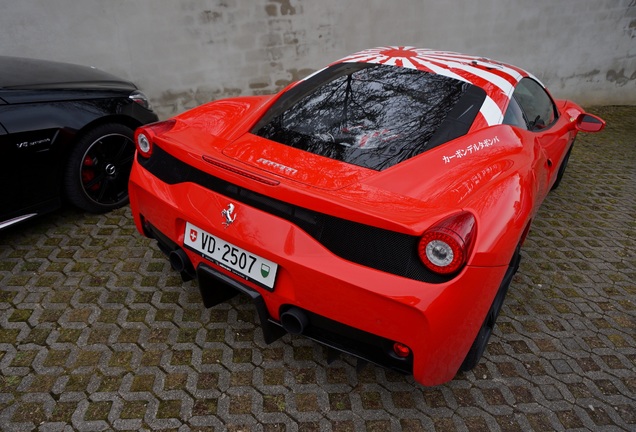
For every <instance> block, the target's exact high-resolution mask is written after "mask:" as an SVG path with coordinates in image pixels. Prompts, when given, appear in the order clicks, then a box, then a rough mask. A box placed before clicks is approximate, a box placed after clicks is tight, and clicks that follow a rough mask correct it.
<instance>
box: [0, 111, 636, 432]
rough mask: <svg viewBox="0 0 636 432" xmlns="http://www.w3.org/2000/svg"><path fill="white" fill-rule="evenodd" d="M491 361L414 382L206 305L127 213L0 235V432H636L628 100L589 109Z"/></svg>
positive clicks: (633, 156)
mask: <svg viewBox="0 0 636 432" xmlns="http://www.w3.org/2000/svg"><path fill="white" fill-rule="evenodd" d="M593 111H594V112H597V113H598V114H600V115H601V116H602V117H604V118H605V119H606V120H607V121H608V127H607V129H606V131H604V132H603V133H601V134H597V135H589V136H582V135H581V136H580V138H579V139H577V143H576V146H575V148H574V151H573V154H572V158H571V160H570V165H569V167H568V172H567V174H566V176H565V178H564V180H563V182H562V184H561V186H560V188H559V189H558V190H557V191H555V192H553V193H552V194H551V195H550V196H549V197H548V198H547V199H546V201H545V203H544V205H543V207H542V209H541V211H540V212H539V215H538V216H537V218H536V220H535V223H534V225H533V228H532V230H531V232H530V235H529V237H528V240H527V242H526V244H525V245H524V249H523V251H522V253H523V260H522V263H521V268H520V270H519V273H518V274H517V275H516V276H515V278H514V281H513V284H512V287H511V289H510V291H509V294H508V297H507V298H506V302H505V304H504V307H503V310H502V315H501V316H500V319H499V321H498V325H497V328H496V330H495V334H494V336H493V337H492V339H491V343H490V345H489V347H488V350H487V352H486V355H485V357H484V359H483V360H482V362H481V363H480V364H479V365H478V366H477V368H476V369H475V370H474V371H471V372H467V373H462V374H459V375H458V376H457V377H456V378H455V380H453V381H452V382H450V383H448V384H446V385H442V386H439V387H435V388H424V387H422V386H420V385H419V384H417V383H415V382H414V380H413V379H412V378H411V377H404V376H401V375H397V374H395V373H393V372H390V371H385V370H383V369H380V368H376V367H373V366H367V367H366V368H365V369H363V370H362V371H357V370H356V367H355V361H354V360H353V359H351V358H348V357H342V358H341V359H339V360H337V361H336V362H334V363H333V364H331V365H327V356H326V352H325V350H324V349H323V348H322V347H320V346H319V345H317V344H314V343H313V342H311V341H309V340H307V339H304V338H301V337H292V336H289V335H287V336H285V337H283V338H281V339H280V340H278V341H277V342H275V343H274V344H272V345H266V344H265V343H264V340H263V336H262V333H261V331H260V328H259V325H258V321H257V318H256V313H255V310H254V308H253V306H252V305H251V304H250V303H249V301H247V300H246V299H243V298H240V297H236V298H234V299H232V300H231V301H230V302H228V303H226V304H223V305H219V306H217V307H215V308H212V309H205V308H204V307H203V306H202V304H201V302H200V299H199V292H198V288H197V286H196V283H194V282H187V283H183V282H182V281H181V279H180V277H179V276H178V275H175V274H174V273H173V272H172V271H171V270H170V266H169V264H168V262H167V260H165V258H164V257H163V255H162V254H161V253H160V252H159V250H158V249H157V248H156V246H155V245H154V244H153V243H152V242H151V241H149V240H147V239H143V238H141V237H140V236H139V235H137V234H136V232H135V229H134V226H133V223H132V218H131V214H130V210H129V209H128V208H123V209H120V210H117V211H114V212H111V213H109V214H106V215H99V216H96V215H88V214H83V213H80V212H77V211H75V210H73V209H70V208H66V209H63V210H61V211H59V212H56V213H54V214H52V215H49V216H47V217H44V218H41V219H39V220H37V221H33V222H30V223H28V224H26V225H22V226H21V227H18V228H16V229H12V230H7V231H3V232H0V429H2V430H7V431H20V432H22V431H27V430H36V429H37V430H40V431H64V432H66V431H71V430H78V431H95V430H174V431H188V430H200V431H204V430H205V431H209V430H216V431H225V430H230V431H239V430H246V431H358V430H360V431H363V430H382V431H384V430H390V431H400V430H407V431H417V430H434V429H437V430H444V431H446V430H457V431H480V430H495V431H507V430H570V429H573V430H636V284H635V282H634V281H635V280H636V219H635V215H636V142H635V138H634V137H636V123H635V119H636V107H600V108H596V109H594V110H593Z"/></svg>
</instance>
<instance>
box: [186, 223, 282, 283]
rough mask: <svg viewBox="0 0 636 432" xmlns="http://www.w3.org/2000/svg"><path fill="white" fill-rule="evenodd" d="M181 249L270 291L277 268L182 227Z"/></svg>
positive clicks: (194, 229) (195, 229)
mask: <svg viewBox="0 0 636 432" xmlns="http://www.w3.org/2000/svg"><path fill="white" fill-rule="evenodd" d="M183 243H184V246H186V247H187V248H189V249H190V250H193V251H195V252H197V253H199V254H201V256H202V257H204V258H206V259H208V260H210V261H212V262H213V263H215V264H217V265H219V266H221V267H223V268H224V269H226V270H228V271H230V272H232V273H234V274H236V275H238V276H240V277H242V278H243V279H246V280H249V281H251V282H254V283H256V284H257V285H259V286H262V287H263V288H266V289H268V290H270V291H272V290H273V289H274V282H275V280H276V271H277V270H278V264H276V263H274V262H272V261H270V260H268V259H265V258H263V257H260V256H258V255H256V254H253V253H251V252H248V251H246V250H245V249H242V248H240V247H238V246H235V245H233V244H232V243H229V242H226V241H225V240H223V239H222V238H220V237H217V236H215V235H212V234H210V233H208V232H206V231H204V230H202V229H201V228H199V227H197V226H195V225H192V224H191V223H190V222H187V223H186V227H185V236H184V241H183Z"/></svg>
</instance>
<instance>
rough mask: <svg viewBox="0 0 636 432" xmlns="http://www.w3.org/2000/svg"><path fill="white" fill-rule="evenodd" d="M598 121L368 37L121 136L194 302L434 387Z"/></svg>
mask: <svg viewBox="0 0 636 432" xmlns="http://www.w3.org/2000/svg"><path fill="white" fill-rule="evenodd" d="M604 125H605V123H604V122H603V120H601V119H600V118H598V117H595V116H593V115H590V114H587V113H585V112H584V110H583V109H582V108H581V107H580V106H578V105H576V104H574V103H573V102H570V101H566V100H554V99H553V98H552V97H551V96H550V94H549V93H548V91H547V90H546V89H545V87H544V86H543V85H542V84H541V82H540V81H539V80H538V79H537V78H535V77H534V76H533V75H531V74H529V73H527V72H525V71H523V70H522V69H519V68H518V67H515V66H511V65H508V64H504V63H500V62H497V61H493V60H489V59H486V58H483V57H473V56H468V55H463V54H457V53H451V52H442V51H433V50H427V49H416V48H412V47H383V48H376V49H370V50H367V51H363V52H359V53H356V54H353V55H351V56H349V57H346V58H344V59H342V60H339V61H337V62H335V63H333V64H331V65H330V66H328V67H326V68H325V69H322V70H320V71H318V72H316V73H315V74H313V75H311V76H309V77H307V78H306V79H304V80H302V81H299V82H297V83H293V84H291V85H289V86H288V87H287V88H285V89H284V90H283V91H281V92H280V93H278V94H277V95H273V96H253V97H237V98H232V99H226V100H220V101H216V102H211V103H208V104H205V105H203V106H200V107H198V108H195V109H193V110H190V111H188V112H185V113H183V114H180V115H178V116H176V117H174V118H172V119H170V120H167V121H163V122H159V123H154V124H151V125H147V126H143V127H141V128H139V129H138V130H137V132H136V136H135V140H136V144H137V156H136V160H135V162H134V166H133V169H132V174H131V176H130V183H129V189H130V203H131V207H132V211H133V214H134V218H135V224H136V226H137V229H138V230H139V232H140V233H142V234H143V235H145V236H148V237H151V238H154V239H156V240H157V242H158V245H159V247H160V248H161V250H162V251H163V252H165V253H166V255H168V257H169V259H170V262H171V264H172V267H173V268H174V269H175V270H177V271H179V272H180V273H181V275H182V276H183V278H184V280H187V279H192V278H197V280H198V284H199V287H200V290H201V294H202V297H203V302H204V304H205V306H207V307H211V306H214V305H216V304H219V303H221V302H224V301H226V300H227V299H229V298H231V297H232V296H233V295H235V294H237V293H242V294H245V295H248V296H249V297H251V298H252V299H253V301H254V303H255V305H256V309H257V311H258V314H259V317H260V323H261V326H262V329H263V332H264V337H265V340H266V341H267V342H271V341H274V340H276V339H277V338H278V337H280V336H281V335H283V334H285V332H289V333H292V334H302V335H304V336H307V337H309V338H311V339H313V340H315V341H317V342H320V343H322V344H324V345H326V346H327V347H329V348H331V349H330V350H329V352H330V353H339V352H345V353H349V354H352V355H354V356H356V357H358V358H360V359H363V360H366V361H370V362H373V363H375V364H379V365H382V366H384V367H388V368H391V369H394V370H397V371H401V372H404V373H407V374H412V375H413V376H414V377H415V379H416V380H417V381H418V382H420V383H422V384H424V385H436V384H440V383H444V382H446V381H448V380H451V379H452V378H453V377H454V376H455V374H456V373H457V372H458V371H460V370H462V371H464V370H469V369H471V368H473V367H474V366H475V365H476V364H477V362H478V361H479V359H480V357H481V355H482V353H483V352H484V349H485V347H486V344H487V341H488V338H489V336H490V335H491V333H492V330H493V327H494V325H495V320H496V318H497V315H498V313H499V311H500V309H501V305H502V303H503V300H504V297H505V296H506V292H507V290H508V287H509V285H510V282H511V280H512V276H513V275H514V273H515V271H516V270H517V268H518V266H519V248H520V247H521V245H522V243H523V241H524V238H525V236H526V234H527V233H528V230H529V229H530V225H531V223H532V218H533V217H534V216H535V215H536V213H537V209H538V208H539V206H540V205H541V202H542V201H543V199H544V198H545V197H546V195H547V194H548V192H549V191H550V190H551V189H554V188H556V187H557V186H558V184H559V182H560V181H561V178H562V176H563V173H564V171H565V167H566V164H567V162H568V157H569V155H570V151H571V149H572V144H573V143H574V138H575V137H576V134H577V132H578V131H585V132H597V131H600V130H601V129H602V128H603V127H604ZM331 357H332V356H331V355H330V358H331Z"/></svg>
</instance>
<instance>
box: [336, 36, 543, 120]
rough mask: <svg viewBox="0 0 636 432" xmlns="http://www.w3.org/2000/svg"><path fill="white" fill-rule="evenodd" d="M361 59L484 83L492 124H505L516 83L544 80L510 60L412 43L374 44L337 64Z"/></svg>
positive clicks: (483, 111) (485, 108)
mask: <svg viewBox="0 0 636 432" xmlns="http://www.w3.org/2000/svg"><path fill="white" fill-rule="evenodd" d="M359 62H362V63H374V64H382V65H390V66H396V67H405V68H411V69H417V70H421V71H424V72H428V73H433V74H438V75H443V76H446V77H449V78H454V79H457V80H460V81H464V82H467V83H470V84H472V85H475V86H477V87H480V88H482V89H483V90H484V91H485V92H486V95H487V96H486V100H485V101H484V104H483V106H482V107H481V110H480V114H481V116H482V118H483V120H484V121H485V123H486V124H487V125H488V126H492V125H496V124H501V122H502V121H503V117H504V112H505V109H506V107H507V106H508V101H509V100H510V97H511V95H512V92H513V90H514V87H515V86H516V84H517V83H518V82H519V81H520V80H521V79H522V78H524V77H532V78H533V79H535V80H536V81H537V82H539V84H541V82H540V81H539V80H538V79H536V78H535V77H534V76H532V74H530V73H528V72H527V71H525V70H523V69H521V68H519V67H516V66H513V65H510V64H507V63H503V62H499V61H495V60H491V59H488V58H485V57H478V56H472V55H467V54H460V53H456V52H450V51H437V50H432V49H425V48H415V47H410V46H386V47H377V48H371V49H367V50H364V51H360V52H357V53H354V54H351V55H349V56H347V57H344V58H342V59H340V60H338V61H336V62H334V64H337V63H359ZM541 85H542V86H543V84H541Z"/></svg>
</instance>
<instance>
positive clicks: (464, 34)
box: [0, 0, 636, 117]
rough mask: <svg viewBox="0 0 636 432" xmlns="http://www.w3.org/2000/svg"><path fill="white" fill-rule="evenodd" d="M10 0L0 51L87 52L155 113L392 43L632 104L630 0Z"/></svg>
mask: <svg viewBox="0 0 636 432" xmlns="http://www.w3.org/2000/svg"><path fill="white" fill-rule="evenodd" d="M463 3H464V4H463V5H462V6H461V7H458V6H457V3H452V4H451V3H441V2H435V1H433V0H395V1H393V2H382V1H377V0H348V1H347V2H342V1H336V0H322V1H320V2H316V1H313V2H312V1H309V0H255V1H246V0H136V1H134V2H132V1H123V0H117V1H109V2H104V1H100V0H83V1H82V2H76V1H73V0H48V1H47V2H41V1H37V0H21V1H20V2H0V28H2V38H1V39H0V54H3V55H16V56H25V57H36V58H46V59H57V60H63V61H70V62H74V63H82V64H90V65H93V66H96V67H99V68H101V69H104V70H107V71H110V72H113V73H115V74H118V75H120V76H123V77H125V78H129V79H131V80H133V81H135V82H136V83H138V84H139V85H140V86H141V87H142V88H143V89H144V90H145V91H146V93H148V95H149V96H150V97H151V99H152V101H153V103H154V105H155V107H156V109H157V111H158V112H159V113H160V115H161V116H162V117H167V116H169V115H172V114H175V113H178V112H181V111H183V110H185V109H187V108H191V107H194V106H196V105H199V104H201V103H204V102H207V101H210V100H214V99H218V98H221V97H226V96H233V95H239V94H242V95H248V94H264V93H272V92H274V91H276V90H279V89H280V88H282V87H284V86H285V85H286V84H288V83H289V82H291V81H294V80H297V79H299V78H301V77H304V76H306V75H307V74H308V73H310V72H312V71H314V70H316V69H318V68H320V67H323V66H324V65H326V64H328V63H329V62H331V61H333V60H336V59H338V58H340V57H342V56H344V55H346V54H348V53H350V52H353V51H357V50H360V49H364V48H369V47H373V46H378V45H389V44H401V45H405V44H407V45H415V46H421V47H429V48H438V49H447V50H455V51H460V52H468V53H472V54H480V55H484V56H488V57H491V58H495V59H500V60H504V61H508V62H510V63H513V64H517V65H519V66H521V67H524V68H527V69H529V70H530V71H532V72H533V73H535V74H536V75H537V76H539V77H540V78H541V79H542V80H543V81H544V82H545V83H546V84H547V85H548V87H549V88H550V89H551V90H552V92H553V93H554V94H555V96H556V97H559V98H572V99H575V100H577V101H578V102H580V103H582V104H634V103H636V0H607V1H605V2H603V4H602V5H601V4H599V3H598V2H597V1H595V0H577V1H567V2H554V1H552V0H537V1H534V2H523V1H521V0H514V1H513V2H507V1H504V0H484V1H480V2H470V1H467V0H464V2H463Z"/></svg>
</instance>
